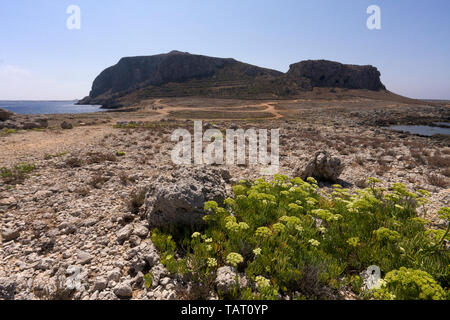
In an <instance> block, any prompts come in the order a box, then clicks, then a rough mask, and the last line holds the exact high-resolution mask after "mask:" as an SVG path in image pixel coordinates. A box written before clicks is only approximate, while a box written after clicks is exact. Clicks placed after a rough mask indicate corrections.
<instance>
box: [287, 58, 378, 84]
mask: <svg viewBox="0 0 450 320" xmlns="http://www.w3.org/2000/svg"><path fill="white" fill-rule="evenodd" d="M287 74H288V75H289V76H291V77H304V78H307V79H310V80H311V84H312V86H313V87H336V88H347V89H367V90H376V91H378V90H384V89H386V88H385V86H384V85H383V84H382V83H381V80H380V75H381V74H380V72H379V71H378V69H377V68H375V67H373V66H358V65H350V64H342V63H339V62H334V61H327V60H307V61H301V62H298V63H294V64H292V65H291V66H290V69H289V72H288V73H287Z"/></svg>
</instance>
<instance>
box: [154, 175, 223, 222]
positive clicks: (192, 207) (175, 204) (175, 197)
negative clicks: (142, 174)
mask: <svg viewBox="0 0 450 320" xmlns="http://www.w3.org/2000/svg"><path fill="white" fill-rule="evenodd" d="M223 177H224V174H223V173H222V170H216V169H210V168H206V167H205V168H192V169H190V168H182V169H179V170H177V171H175V172H173V173H172V174H171V175H170V176H169V177H167V178H166V177H161V178H159V179H158V180H157V181H155V182H154V183H153V184H152V185H151V186H150V190H149V192H148V193H147V196H146V201H145V206H146V216H147V219H148V222H149V224H150V225H151V226H153V227H160V228H168V227H172V226H175V227H177V226H193V225H198V224H201V223H202V219H201V218H202V217H203V216H204V215H205V212H204V209H203V206H204V204H205V202H207V201H216V202H218V203H222V202H223V200H225V198H226V186H225V181H224V178H223Z"/></svg>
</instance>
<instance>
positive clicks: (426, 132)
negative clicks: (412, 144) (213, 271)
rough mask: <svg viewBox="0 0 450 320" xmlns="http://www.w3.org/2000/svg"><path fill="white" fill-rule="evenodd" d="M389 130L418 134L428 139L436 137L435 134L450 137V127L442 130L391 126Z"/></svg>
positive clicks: (416, 126)
mask: <svg viewBox="0 0 450 320" xmlns="http://www.w3.org/2000/svg"><path fill="white" fill-rule="evenodd" d="M389 129H391V130H394V131H405V132H409V133H412V134H418V135H421V136H427V137H431V136H434V135H435V134H445V135H450V127H446V128H442V127H431V126H419V125H413V126H390V127H389Z"/></svg>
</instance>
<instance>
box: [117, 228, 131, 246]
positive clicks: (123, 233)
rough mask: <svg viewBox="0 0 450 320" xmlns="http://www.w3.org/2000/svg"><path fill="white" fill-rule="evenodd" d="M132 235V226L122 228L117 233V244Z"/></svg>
mask: <svg viewBox="0 0 450 320" xmlns="http://www.w3.org/2000/svg"><path fill="white" fill-rule="evenodd" d="M132 233H133V226H132V225H127V226H125V227H123V228H122V229H120V230H119V232H117V234H116V235H117V242H119V243H123V242H124V241H125V240H127V239H128V238H129V237H130V236H131V234H132Z"/></svg>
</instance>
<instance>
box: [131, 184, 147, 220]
mask: <svg viewBox="0 0 450 320" xmlns="http://www.w3.org/2000/svg"><path fill="white" fill-rule="evenodd" d="M145 193H146V192H145V190H144V189H140V190H133V192H131V194H130V199H129V200H128V202H127V208H128V210H129V211H130V212H131V213H133V214H138V213H139V210H140V208H141V207H142V206H143V205H144V203H145Z"/></svg>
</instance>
